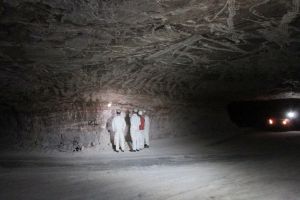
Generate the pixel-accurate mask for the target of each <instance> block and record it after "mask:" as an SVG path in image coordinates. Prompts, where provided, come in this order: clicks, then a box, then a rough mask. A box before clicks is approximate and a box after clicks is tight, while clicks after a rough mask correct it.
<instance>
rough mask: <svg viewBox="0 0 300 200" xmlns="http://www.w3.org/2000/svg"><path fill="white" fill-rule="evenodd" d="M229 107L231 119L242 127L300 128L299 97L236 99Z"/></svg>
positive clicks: (264, 128) (285, 129)
mask: <svg viewBox="0 0 300 200" xmlns="http://www.w3.org/2000/svg"><path fill="white" fill-rule="evenodd" d="M227 109H228V113H229V116H230V118H231V120H232V121H233V122H234V123H236V124H237V125H238V126H240V127H253V128H258V129H261V130H282V131H288V130H290V131H292V130H299V128H300V121H299V118H298V113H299V111H300V100H299V99H272V100H252V101H236V102H232V103H230V104H229V105H228V107H227ZM284 120H286V122H287V123H286V124H285V123H284Z"/></svg>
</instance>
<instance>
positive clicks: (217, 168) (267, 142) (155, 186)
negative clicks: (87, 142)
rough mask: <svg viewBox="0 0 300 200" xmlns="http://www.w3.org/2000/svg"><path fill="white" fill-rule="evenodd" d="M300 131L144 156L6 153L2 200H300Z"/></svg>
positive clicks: (188, 144) (180, 146) (1, 160)
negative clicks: (299, 198) (299, 199)
mask: <svg viewBox="0 0 300 200" xmlns="http://www.w3.org/2000/svg"><path fill="white" fill-rule="evenodd" d="M299 144H300V132H270V133H261V132H260V133H258V132H256V133H247V134H245V133H241V134H237V135H235V136H232V137H229V138H222V139H200V138H197V137H183V138H173V139H161V140H154V141H153V142H152V145H151V148H150V149H145V150H144V151H143V152H139V153H132V152H124V153H119V154H117V153H115V152H103V153H99V152H80V153H60V154H54V153H52V154H42V153H41V154H37V153H29V152H27V153H16V152H15V153H9V152H6V153H2V154H1V156H0V188H1V189H0V199H24V200H27V199H47V200H48V199H70V200H71V199H72V200H73V199H128V200H129V199H130V200H132V199H164V200H165V199H170V200H171V199H172V200H173V199H210V200H211V199H221V200H226V199H239V200H240V199H268V200H269V199H270V200H277V199H278V200H279V199H280V200H282V199H291V200H292V199H293V200H294V199H298V197H299V195H300V191H299V186H300V170H299V169H300V159H299V157H300V149H299V148H298V147H299Z"/></svg>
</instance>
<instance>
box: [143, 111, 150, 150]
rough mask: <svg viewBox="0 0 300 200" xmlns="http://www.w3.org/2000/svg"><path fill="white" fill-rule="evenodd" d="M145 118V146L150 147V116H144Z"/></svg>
mask: <svg viewBox="0 0 300 200" xmlns="http://www.w3.org/2000/svg"><path fill="white" fill-rule="evenodd" d="M144 118H145V129H144V138H145V144H146V145H148V146H149V145H150V143H149V142H150V139H149V131H150V118H149V116H148V115H144Z"/></svg>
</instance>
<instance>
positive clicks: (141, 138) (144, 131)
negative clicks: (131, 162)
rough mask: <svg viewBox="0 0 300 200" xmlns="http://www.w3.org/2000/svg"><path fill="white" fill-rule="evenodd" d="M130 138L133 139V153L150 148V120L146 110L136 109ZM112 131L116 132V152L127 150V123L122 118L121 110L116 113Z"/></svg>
mask: <svg viewBox="0 0 300 200" xmlns="http://www.w3.org/2000/svg"><path fill="white" fill-rule="evenodd" d="M129 126H130V137H131V142H132V143H131V150H130V151H131V152H136V151H140V150H142V149H144V148H149V129H150V119H149V116H148V115H146V111H145V110H139V111H138V110H137V109H134V110H133V113H132V115H131V116H130V124H129ZM112 131H113V132H114V134H115V135H114V145H115V151H116V152H119V150H121V151H122V152H124V149H125V136H124V133H125V131H126V121H125V117H124V116H122V114H121V110H117V111H116V116H115V117H114V118H113V120H112Z"/></svg>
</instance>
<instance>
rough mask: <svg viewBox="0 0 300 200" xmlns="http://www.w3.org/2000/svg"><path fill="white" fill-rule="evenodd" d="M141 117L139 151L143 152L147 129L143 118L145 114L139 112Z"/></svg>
mask: <svg viewBox="0 0 300 200" xmlns="http://www.w3.org/2000/svg"><path fill="white" fill-rule="evenodd" d="M138 114H139V117H140V125H139V134H138V139H139V150H142V149H143V148H144V145H145V142H144V140H145V139H144V129H145V118H144V116H143V112H142V111H141V110H140V111H139V112H138Z"/></svg>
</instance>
